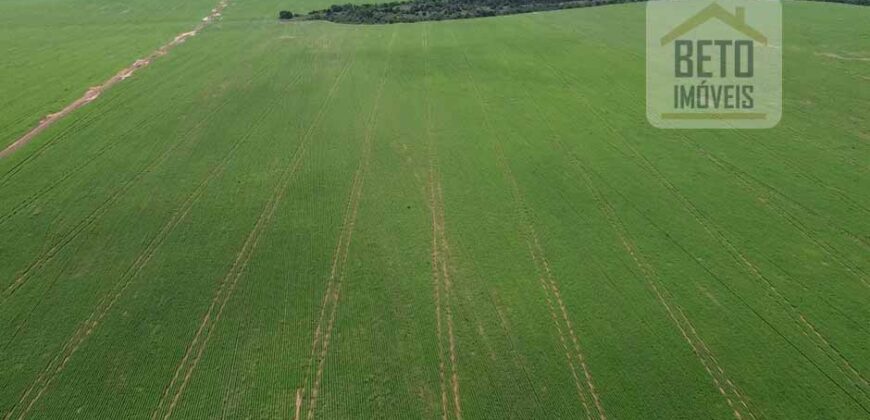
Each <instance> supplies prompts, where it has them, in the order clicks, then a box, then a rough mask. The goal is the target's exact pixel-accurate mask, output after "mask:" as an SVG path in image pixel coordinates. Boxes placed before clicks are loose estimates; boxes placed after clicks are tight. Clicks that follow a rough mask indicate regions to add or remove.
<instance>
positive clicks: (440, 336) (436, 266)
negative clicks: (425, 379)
mask: <svg viewBox="0 0 870 420" xmlns="http://www.w3.org/2000/svg"><path fill="white" fill-rule="evenodd" d="M433 169H434V168H433ZM431 170H432V169H430V173H429V185H428V188H429V191H431V195H430V199H429V207H430V209H431V211H432V289H433V295H434V300H435V333H436V339H437V342H438V375H439V379H440V389H441V418H442V419H444V420H447V414H448V410H447V386H446V374H445V362H444V332H443V331H444V327H443V326H442V325H441V318H442V316H441V305H442V303H441V288H442V281H441V275H440V272H441V270H440V267H441V256H440V255H439V254H440V251H439V248H440V245H439V243H438V235H439V233H438V216H437V214H436V211H437V210H436V209H435V205H436V204H435V185H434V180H433V172H431Z"/></svg>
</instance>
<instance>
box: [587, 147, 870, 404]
mask: <svg viewBox="0 0 870 420" xmlns="http://www.w3.org/2000/svg"><path fill="white" fill-rule="evenodd" d="M575 159H576V158H575ZM596 176H598V177H599V179H601V176H600V175H596ZM602 182H603V183H604V184H605V185H607V186H609V187H610V188H611V189H614V191H615V192H616V193H617V194H618V195H619V196H620V197H622V198H623V199H624V200H626V202H628V203H629V205H631V206H632V207H633V208H634V209H635V211H637V212H639V213H640V214H641V215H642V217H644V219H645V220H646V221H647V222H648V223H649V224H650V225H651V226H653V227H654V228H656V229H658V230H659V232H661V233H662V234H663V235H666V236H667V231H666V230H665V229H664V228H662V227H661V226H659V225H658V224H656V223H655V221H653V220H652V219H651V218H649V217H648V216H646V215H643V214H642V213H641V211H640V209H639V208H638V207H637V206H636V205H634V204H633V203H632V202H631V200H629V199H628V197H626V196H625V195H624V194H622V193H621V192H619V191H618V190H616V189H615V188H614V187H613V186H611V185H609V184H608V183H607V182H604V181H603V179H602ZM668 239H669V241H670V242H671V243H672V244H673V245H674V246H676V247H677V248H679V249H680V250H681V251H682V252H683V253H684V254H686V255H687V256H688V257H689V258H691V259H692V260H693V261H696V263H697V264H698V265H700V267H701V268H702V269H704V271H705V272H706V273H707V274H708V275H710V276H711V277H712V278H713V279H715V280H716V281H718V282H719V283H720V284H721V285H722V286H723V287H725V288H726V289H727V290H728V291H729V292H730V293H731V294H733V295H734V296H735V298H736V299H737V300H738V301H739V302H740V303H741V304H743V305H744V306H746V307H747V308H748V309H749V310H750V311H751V312H752V313H753V314H754V315H755V316H756V317H758V318H759V319H760V320H761V321H762V322H763V323H764V324H765V325H767V326H768V327H769V328H770V329H771V330H772V331H773V332H774V333H776V334H777V335H778V336H779V337H780V338H782V339H783V341H785V342H786V343H787V344H788V345H789V346H791V347H792V348H793V349H794V350H795V351H796V352H797V353H798V354H800V356H801V357H803V358H804V359H805V360H806V361H807V362H809V363H810V364H811V365H812V366H813V367H814V368H815V369H816V370H818V371H819V373H821V374H822V375H823V376H824V377H825V378H827V379H828V380H829V381H830V382H831V383H832V384H834V385H835V386H836V387H837V388H839V389H840V390H841V391H843V393H844V394H845V395H846V396H847V397H849V398H850V399H851V400H852V401H854V402H855V404H857V405H858V406H859V407H861V408H862V409H863V410H864V411H867V412H868V413H870V411H868V410H867V408H866V406H865V405H864V403H862V402H861V401H860V400H859V399H858V398H856V397H855V396H854V395H852V394H851V393H850V392H849V391H847V390H846V388H844V387H843V386H842V385H841V384H840V383H839V382H837V381H836V380H835V379H834V378H833V377H831V376H830V375H829V374H828V373H827V372H826V371H825V370H824V369H823V368H822V367H821V366H820V365H819V364H818V363H816V361H815V360H813V359H812V358H811V357H809V355H807V354H806V353H805V352H804V351H803V350H801V349H800V348H799V347H798V346H797V345H796V344H794V342H792V340H791V339H789V338H788V337H786V336H785V334H783V333H782V332H781V331H780V330H779V329H778V328H777V327H776V326H775V325H773V323H771V322H770V321H768V320H767V319H766V318H765V317H763V316H762V315H761V313H759V312H758V311H757V310H756V309H755V308H753V307H752V306H751V305H749V304H748V302H746V301H745V300H744V299H743V298H742V297H741V296H740V295H738V294H737V293H736V292H735V291H734V290H733V289H732V288H731V287H730V286H728V284H727V283H726V282H725V281H724V280H722V279H721V278H720V277H719V276H718V275H717V274H715V273H714V272H713V271H712V270H711V269H710V268H709V267H707V266H706V265H704V264H701V263H700V262H698V261H697V258H698V257H696V256H695V255H694V254H692V253H691V252H690V251H689V250H688V249H686V248H685V247H684V246H682V245H681V244H680V243H679V242H677V241H676V240H675V239H674V238H672V237H670V236H668ZM777 304H779V305H784V303H783V302H780V301H777ZM794 311H795V312H796V313H799V312H797V308H796V307H795V308H794ZM792 321H793V322H795V323H796V324H797V326H798V328H799V329H800V330H801V331H800V332H801V334H803V335H804V336H805V337H807V338H808V339H809V340H810V342H811V344H812V345H813V346H814V347H815V348H816V349H817V350H819V351H821V352H822V353H824V354H825V356H826V357H827V358H828V359H829V360H831V361H832V362H833V364H834V365H835V366H837V368H838V369H839V370H840V371H841V372H842V373H844V374H845V376H846V380H847V381H849V382H851V384H852V385H854V386H856V387H857V388H858V390H859V392H861V393H863V394H864V395H865V397H866V396H867V393H866V390H865V389H866V379H865V378H864V376H863V375H862V374H861V373H859V372H858V371H857V370H854V368H853V367H852V366H851V364H850V363H849V362H848V359H846V358H845V356H844V355H842V353H840V351H839V350H838V349H837V348H836V347H834V346H833V345H832V344H830V343H825V345H826V346H828V347H829V348H830V350H831V351H833V352H834V354H835V355H836V356H834V355H832V354H831V352H830V351H828V350H827V349H826V348H825V347H822V346H820V345H819V344H818V343H816V342H814V341H813V339H812V337H811V336H810V335H809V334H808V333H809V332H813V333H816V334H819V336H818V339H819V340H820V341H822V342H827V340H826V339H825V338H824V337H823V336H821V334H820V333H818V331H816V330H815V327H814V326H813V324H812V323H810V322H809V321H808V320H806V319H805V318H804V319H802V320H801V319H797V320H796V319H792ZM838 358H839V360H838ZM839 364H842V365H843V367H841V366H838V365H839ZM844 367H845V370H844ZM850 375H854V377H850ZM856 378H857V381H856Z"/></svg>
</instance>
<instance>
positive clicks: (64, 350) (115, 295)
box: [6, 137, 249, 419]
mask: <svg viewBox="0 0 870 420" xmlns="http://www.w3.org/2000/svg"><path fill="white" fill-rule="evenodd" d="M248 138H249V137H243V138H240V140H239V141H237V142H236V143H235V144H234V145H233V147H232V148H231V149H230V150H229V152H228V153H227V154H226V156H225V157H224V158H223V160H222V161H221V162H220V163H219V164H218V165H217V166H215V168H214V169H212V170H211V171H210V172H209V174H208V175H207V176H206V178H205V179H203V180H202V181H201V182H200V183H199V185H197V187H196V188H195V189H194V191H193V192H191V194H190V195H189V196H188V197H187V198H186V199H185V201H184V203H183V204H182V205H181V207H179V208H178V209H177V210H176V211H175V212H173V214H172V215H171V216H170V218H169V220H167V222H166V223H165V224H164V225H163V227H162V228H161V229H160V231H159V232H158V233H157V234H156V235H155V236H154V237H152V238H151V240H150V241H149V243H148V245H147V246H146V248H145V249H144V250H143V251H142V252H141V253H140V254H139V255H138V256H137V258H136V260H135V261H134V262H133V264H132V265H131V266H130V267H129V268H128V269H127V271H126V272H125V273H124V275H123V276H122V277H121V279H119V282H118V283H117V284H116V285H115V286H114V287H113V290H112V291H110V293H108V294H106V295H105V296H104V297H103V298H102V299H101V300H100V302H99V303H98V305H97V307H96V308H94V311H92V312H91V314H90V315H88V317H87V318H86V319H85V320H84V322H82V323H81V324H80V325H79V327H78V328H77V329H76V330H75V332H74V333H73V334H72V336H70V338H69V339H68V340H67V341H66V342H65V343H64V345H63V347H61V351H60V353H58V354H57V355H56V356H55V357H54V358H53V359H52V361H51V362H50V363H49V365H47V366H46V367H45V368H44V369H43V371H42V372H41V373H40V374H39V375H38V376H37V378H36V380H35V381H34V382H33V383H32V384H31V386H30V387H29V388H28V389H27V391H25V393H24V395H23V396H22V399H21V401H19V403H18V404H16V406H19V405H20V404H26V407H25V408H24V410H23V411H22V412H21V414H20V416H19V418H23V417H25V416H26V415H27V413H28V412H29V410H30V409H31V408H32V407H33V405H34V404H35V403H36V402H37V400H39V398H40V397H41V396H42V394H43V393H44V392H45V391H46V390H47V389H48V387H49V386H50V385H51V383H52V382H53V381H54V379H55V378H56V377H57V376H58V375H59V374H60V373H61V372H62V371H63V369H64V368H65V367H66V365H67V363H68V362H69V361H70V359H71V358H72V356H73V355H74V354H75V353H76V351H77V350H78V349H79V348H80V347H81V345H82V344H83V343H84V342H85V340H87V338H88V337H90V335H91V334H92V333H93V332H94V330H95V329H96V328H97V327H98V326H99V325H100V323H101V321H102V320H103V319H104V318H105V316H106V315H107V314H108V313H109V311H110V310H111V309H112V308H113V307H114V305H115V303H116V302H117V301H118V299H120V297H121V295H123V293H124V291H125V290H126V289H127V287H128V286H129V285H130V284H131V283H132V281H133V280H134V279H135V278H136V277H137V276H138V275H139V274H140V273H141V272H142V270H143V269H144V268H145V266H147V265H148V263H149V262H150V261H151V258H152V257H153V256H154V255H155V254H156V253H157V251H158V250H159V249H160V247H161V245H163V242H164V241H165V240H166V238H167V237H168V236H169V235H170V233H172V231H173V230H174V229H175V228H176V227H177V226H178V225H179V224H180V223H181V222H182V221H183V220H184V219H186V218H187V215H188V214H189V213H190V210H191V209H192V208H193V206H194V205H195V204H196V203H197V202H198V201H199V198H200V197H201V196H202V194H203V193H204V192H205V189H206V187H208V185H209V184H210V183H211V181H212V180H213V179H215V178H216V177H218V176H219V175H220V174H221V173H223V171H224V169H226V166H227V164H228V163H229V161H230V160H231V159H232V157H233V155H235V152H236V150H238V148H239V147H240V146H241V145H242V143H244V142H245V141H247V140H248ZM40 383H41V387H40V388H39V390H38V391H37V392H36V394H34V396H33V398H32V399H31V400H30V401H29V402H26V399H27V397H28V396H29V395H30V394H31V392H33V390H34V389H35V387H36V386H37V384H40ZM16 406H13V408H12V410H11V411H10V413H9V414H8V415H7V417H6V418H7V419H8V418H10V416H11V415H12V414H13V413H14V410H15V407H16Z"/></svg>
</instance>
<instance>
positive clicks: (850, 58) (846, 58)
mask: <svg viewBox="0 0 870 420" xmlns="http://www.w3.org/2000/svg"><path fill="white" fill-rule="evenodd" d="M816 55H818V56H821V57H828V58H833V59H835V60H843V61H870V57H858V56H845V55H840V54H835V53H828V52H817V53H816Z"/></svg>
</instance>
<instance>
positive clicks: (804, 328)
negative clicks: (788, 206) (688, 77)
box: [530, 98, 868, 405]
mask: <svg viewBox="0 0 870 420" xmlns="http://www.w3.org/2000/svg"><path fill="white" fill-rule="evenodd" d="M530 99H531V98H530ZM586 105H587V108H589V109H590V111H591V112H592V113H594V114H596V116H598V118H599V119H600V120H601V121H602V122H603V123H604V124H605V125H606V126H607V127H608V129H609V130H610V131H611V132H612V133H613V134H614V135H618V132H617V131H616V130H615V129H614V128H613V127H611V126H610V125H609V124H607V123H606V121H604V119H603V117H601V116H600V115H598V114H597V113H596V111H595V110H594V109H593V108H592V107H591V105H589V104H588V103H586ZM551 131H552V128H551ZM622 140H623V141H622V143H623V144H625V146H626V147H627V148H628V149H629V150H630V151H631V152H632V153H633V155H629V154H627V153H625V152H624V151H622V150H620V149H619V148H617V147H616V146H614V145H613V144H611V143H610V142H606V143H607V145H608V146H609V147H610V148H612V149H613V150H615V151H616V152H617V153H619V154H621V155H623V156H625V157H627V158H629V159H631V160H632V161H633V162H634V163H635V164H636V165H638V166H639V167H641V168H642V169H644V170H645V171H646V172H648V173H650V174H651V175H652V176H653V178H655V179H656V180H657V181H658V182H659V183H660V184H662V185H663V186H664V187H665V188H666V189H667V190H668V191H669V192H670V193H671V194H672V195H674V196H675V197H676V198H677V199H678V200H679V201H680V202H681V204H682V206H683V208H684V209H685V210H686V211H687V212H688V213H690V214H691V215H692V217H693V219H694V220H695V221H696V223H698V224H699V225H700V226H701V227H702V228H703V229H704V231H705V232H706V233H707V234H708V235H709V236H711V237H712V238H713V239H715V240H716V241H718V242H719V244H720V246H722V247H723V248H724V249H725V250H726V251H727V252H728V253H729V255H730V256H731V257H732V259H733V260H734V261H735V262H736V263H738V265H739V266H741V267H744V271H745V272H747V273H748V274H750V275H751V276H752V277H754V278H756V279H757V280H760V281H761V282H762V283H763V284H764V285H766V286H767V289H768V291H769V292H771V293H772V295H773V296H774V297H776V299H777V303H778V304H779V305H780V306H781V307H782V308H784V309H785V311H786V313H787V314H788V315H789V316H790V317H791V319H792V321H793V322H795V323H796V324H797V326H798V327H799V329H800V330H801V333H802V334H803V335H804V336H806V337H807V338H808V339H810V341H811V342H812V344H813V345H814V346H815V347H816V348H817V349H818V350H819V351H821V352H822V353H824V354H825V355H826V356H827V357H828V358H829V359H830V360H831V361H832V362H833V363H834V364H835V365H837V366H838V368H839V369H840V370H841V372H842V373H843V374H844V375H845V376H846V377H847V380H849V381H850V382H852V383H853V384H854V385H855V386H856V387H857V388H858V389H859V391H860V392H861V393H863V394H864V395H865V397H866V396H868V382H867V379H866V378H865V377H864V376H863V375H862V374H861V373H860V372H859V371H858V370H857V369H856V368H855V367H854V366H853V365H852V364H851V363H850V362H849V360H848V359H847V358H846V357H845V356H844V355H843V354H842V353H841V352H840V351H839V350H838V349H837V348H836V347H835V346H834V345H833V344H831V343H830V342H829V341H828V339H826V338H825V337H824V336H823V335H822V334H821V333H820V332H819V331H818V330H817V329H816V328H815V326H814V325H813V323H812V322H810V321H809V320H807V319H806V317H805V316H804V314H802V313H801V312H800V311H799V310H798V309H797V306H796V305H795V304H793V303H792V302H791V301H790V300H789V299H788V298H787V297H785V296H784V295H783V294H782V293H780V292H779V290H778V289H777V288H776V287H775V286H774V285H773V284H772V282H771V281H770V280H769V279H768V278H767V277H766V276H764V275H763V274H762V273H761V271H760V270H759V269H758V267H757V266H755V264H753V263H752V262H751V261H750V259H749V257H747V256H746V255H745V254H744V253H743V252H741V251H740V250H738V249H737V248H736V246H735V245H734V244H733V243H732V242H731V241H730V240H728V239H727V237H726V236H725V235H724V234H723V233H722V229H721V228H719V227H718V226H716V225H715V223H713V222H712V221H710V220H709V219H707V218H706V217H705V216H704V215H703V213H702V212H701V211H700V209H698V208H697V207H695V205H694V204H693V203H692V202H691V201H690V200H688V198H686V197H685V196H684V195H683V194H682V193H681V192H680V191H679V190H678V189H677V188H676V186H674V185H673V184H672V183H670V181H668V180H667V179H666V178H665V177H664V175H662V174H661V173H660V172H659V171H658V170H657V169H656V168H655V167H654V165H653V164H652V163H651V162H649V160H648V159H646V158H645V157H644V156H643V155H642V154H640V152H639V151H637V149H635V148H634V147H633V146H631V144H629V143H628V141H627V140H626V139H624V138H623V139H622ZM560 145H561V143H560ZM561 147H562V148H563V149H565V150H566V152H568V151H567V149H566V148H565V147H564V145H561ZM572 156H573V155H572ZM573 159H575V160H576V159H577V158H576V157H575V156H574V157H573ZM656 227H657V228H658V226H656ZM659 229H660V230H661V228H659ZM662 231H663V232H664V230H662ZM680 248H681V249H683V248H682V247H680ZM684 251H685V252H686V253H687V255H689V256H690V257H692V259H693V261H695V262H696V263H698V264H700V263H699V262H698V260H697V259H696V258H695V257H694V255H692V254H691V253H690V252H689V251H687V250H685V249H684ZM702 266H703V265H702ZM703 268H704V269H705V270H706V271H707V272H708V273H709V274H711V276H713V277H714V278H715V279H717V280H718V281H719V283H721V284H722V285H723V286H724V287H726V288H727V289H728V290H729V291H730V292H731V293H732V294H733V295H734V296H735V297H737V298H738V299H739V300H740V301H741V302H742V303H743V304H744V305H746V306H747V307H748V308H749V309H750V310H752V311H753V312H754V313H755V315H756V316H758V317H759V318H760V319H761V320H762V321H764V322H765V323H766V324H768V325H769V326H770V327H771V328H772V329H773V330H774V331H775V332H776V333H777V334H778V335H779V336H781V337H782V338H783V339H784V340H785V341H786V342H788V344H789V345H791V346H792V347H793V348H795V349H797V347H796V345H795V344H794V343H792V342H791V341H790V340H789V339H787V338H786V337H785V336H784V335H783V334H782V333H781V332H780V331H779V330H778V329H777V328H775V327H774V326H773V325H772V324H770V323H769V322H767V320H766V319H765V318H764V317H763V316H761V314H760V313H758V312H757V311H756V310H755V309H754V308H752V307H751V306H750V305H749V304H748V303H747V302H746V301H745V300H744V299H743V298H742V297H741V296H740V295H739V294H737V293H736V291H734V290H732V289H731V288H730V286H728V285H727V284H726V283H725V282H724V281H722V280H721V279H719V278H718V276H716V275H715V274H713V273H712V271H710V270H709V269H708V268H707V267H706V266H703ZM810 333H812V335H813V336H815V337H816V339H813V337H812V336H811V335H810ZM798 351H799V352H800V353H801V354H802V355H803V356H804V357H805V358H807V359H808V360H809V357H808V356H807V355H805V354H804V353H803V352H801V351H800V350H798ZM816 368H818V369H820V370H821V368H820V367H819V366H816ZM825 375H826V376H827V374H825ZM828 379H830V380H832V381H833V378H830V377H828ZM843 391H844V392H846V391H845V389H843ZM847 394H848V392H847ZM856 403H857V401H856ZM859 405H862V404H860V403H859Z"/></svg>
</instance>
